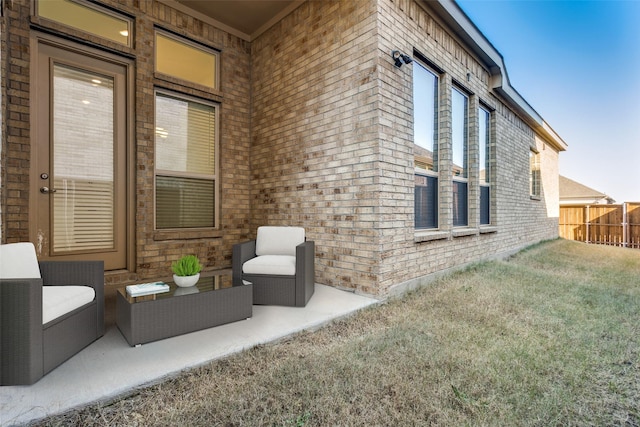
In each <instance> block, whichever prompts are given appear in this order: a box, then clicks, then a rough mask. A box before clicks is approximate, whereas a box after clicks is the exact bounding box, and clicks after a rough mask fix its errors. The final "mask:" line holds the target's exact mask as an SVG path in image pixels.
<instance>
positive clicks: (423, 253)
mask: <svg viewBox="0 0 640 427" xmlns="http://www.w3.org/2000/svg"><path fill="white" fill-rule="evenodd" d="M414 48H415V49H416V50H418V51H419V52H421V53H422V54H423V55H425V56H426V57H427V59H429V60H430V61H432V62H433V63H434V64H436V65H438V67H440V68H441V69H443V70H444V72H445V73H444V75H443V76H441V84H440V94H439V96H440V123H439V129H440V148H441V152H440V154H441V165H442V167H441V168H440V172H439V173H440V180H439V181H440V192H439V196H440V197H439V201H440V204H441V207H440V211H439V212H440V231H439V232H438V233H431V234H435V235H438V238H436V239H433V237H432V236H431V237H430V236H429V234H430V233H416V232H415V229H414V216H413V213H414V166H413V110H412V68H411V67H412V66H411V65H409V66H407V65H405V66H403V67H402V68H400V69H398V68H396V67H395V66H393V63H392V60H391V58H390V56H389V54H390V52H391V51H392V50H394V49H400V50H402V51H403V52H405V53H408V54H412V53H413V49H414ZM252 60H253V71H252V73H253V110H252V126H253V136H252V212H253V215H252V227H254V228H255V227H256V226H258V225H260V224H290V225H302V226H304V227H305V228H306V229H307V230H308V233H309V237H310V238H312V239H314V240H315V241H316V245H317V262H316V271H317V281H318V282H319V283H325V284H329V285H332V286H338V287H346V288H353V289H355V290H356V291H358V292H362V293H370V294H377V295H384V294H386V293H388V292H389V291H390V290H391V289H392V287H393V286H394V285H398V284H405V285H406V284H411V283H412V282H417V281H420V279H421V278H423V277H425V276H428V275H430V274H432V273H435V272H438V271H442V270H447V269H450V268H453V267H456V266H460V265H464V264H466V263H468V262H472V261H476V260H479V259H483V258H485V257H487V256H491V255H495V254H499V253H504V252H509V251H513V250H515V249H518V248H521V247H523V246H526V245H528V244H531V243H533V242H536V241H539V240H541V239H548V238H553V237H556V236H557V218H555V217H549V215H548V214H552V213H553V210H550V211H548V209H547V205H549V206H554V205H555V204H556V200H557V198H556V197H555V194H554V191H555V190H551V189H549V188H548V187H549V186H553V182H554V179H557V178H554V177H557V152H556V151H554V150H553V149H551V148H550V147H549V146H547V145H546V144H544V142H543V141H542V140H541V139H540V138H536V136H535V134H534V132H533V131H532V130H531V129H530V128H529V127H528V126H527V125H526V123H525V122H524V121H522V119H521V118H519V117H518V116H517V115H516V114H515V113H514V112H513V111H512V110H510V109H509V107H507V105H505V104H504V103H503V101H502V100H501V99H499V98H498V97H497V96H496V95H495V94H494V93H493V92H491V91H490V90H489V79H490V76H489V73H488V71H487V70H486V69H485V68H484V66H483V65H482V64H481V63H480V62H479V61H478V60H476V58H475V57H474V56H473V55H472V54H470V53H469V52H468V51H467V50H466V49H465V48H464V46H463V45H462V44H461V43H460V42H459V41H458V40H457V39H456V38H455V37H454V36H452V35H451V34H450V33H449V32H448V30H447V29H446V28H444V27H443V26H442V25H440V24H439V22H438V20H437V18H435V19H434V17H433V16H431V15H430V13H429V12H427V11H426V10H425V9H423V8H422V7H420V6H419V5H418V4H417V3H415V2H414V1H411V0H395V1H394V0H379V1H375V0H372V1H368V0H359V1H350V2H309V3H305V4H304V5H303V6H301V7H300V8H299V9H298V10H297V11H296V12H295V13H294V14H292V15H290V16H288V17H287V18H285V19H284V20H283V21H282V22H280V23H279V24H278V25H277V26H275V27H274V28H272V29H271V30H269V31H268V32H267V33H265V34H264V35H263V36H261V37H260V38H259V39H258V40H257V41H255V42H254V43H253V45H252ZM454 80H455V81H456V82H459V83H460V84H462V85H463V86H464V87H465V88H466V89H468V90H469V91H470V92H472V93H473V95H472V96H470V106H471V109H470V111H471V114H470V121H471V123H474V125H473V126H471V127H470V138H471V140H477V138H478V135H477V132H478V130H477V124H475V123H476V122H477V116H476V112H475V111H476V110H477V107H478V106H479V103H480V102H481V101H482V102H483V103H484V104H486V105H488V106H490V107H492V108H493V109H494V112H493V114H492V129H493V132H492V133H493V135H494V142H495V147H494V150H495V154H494V177H493V183H494V184H493V188H492V191H493V192H494V194H495V195H494V197H493V199H492V216H493V218H494V225H495V227H493V228H489V229H485V230H484V231H490V232H486V233H485V232H480V229H479V228H478V224H479V210H478V200H477V199H478V198H479V195H478V191H477V180H478V175H477V169H476V167H477V163H478V159H477V148H475V147H474V146H473V144H472V148H471V150H470V156H471V158H472V164H471V170H472V171H473V172H472V173H471V175H470V177H469V196H470V197H471V202H470V206H469V213H470V215H471V218H470V221H469V229H465V230H460V229H454V228H453V227H452V208H451V205H452V183H451V179H450V178H449V177H450V176H451V166H450V159H451V150H450V147H451V140H450V137H449V133H450V114H451V111H450V110H451V107H450V95H449V94H450V91H451V87H452V84H453V81H454ZM536 146H537V147H538V150H539V151H540V152H541V153H543V155H542V162H543V166H542V168H543V185H544V189H543V191H544V193H543V199H542V200H541V201H539V200H532V199H531V198H530V196H529V151H530V147H536ZM556 216H557V215H556ZM425 234H426V237H425V236H424V235H425ZM418 235H420V236H418ZM443 236H444V238H443ZM421 240H425V241H421Z"/></svg>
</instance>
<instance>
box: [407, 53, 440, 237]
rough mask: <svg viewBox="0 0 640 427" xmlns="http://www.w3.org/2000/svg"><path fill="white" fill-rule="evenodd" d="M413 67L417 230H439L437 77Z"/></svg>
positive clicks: (417, 65)
mask: <svg viewBox="0 0 640 427" xmlns="http://www.w3.org/2000/svg"><path fill="white" fill-rule="evenodd" d="M413 63H414V64H415V65H414V66H413V137H414V146H413V148H414V163H415V172H416V174H415V192H414V195H415V209H414V214H415V228H438V75H437V73H436V72H434V71H432V70H431V69H430V68H428V67H427V66H426V65H423V64H422V63H421V62H418V61H414V62H413Z"/></svg>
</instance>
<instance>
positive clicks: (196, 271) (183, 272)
mask: <svg viewBox="0 0 640 427" xmlns="http://www.w3.org/2000/svg"><path fill="white" fill-rule="evenodd" d="M171 270H172V271H173V281H174V282H175V284H176V285H178V286H180V287H181V288H186V287H189V286H193V285H195V284H196V283H198V280H199V279H200V270H202V265H201V264H200V260H199V259H198V257H197V256H195V255H185V256H183V257H182V258H180V259H179V260H177V261H174V262H172V263H171Z"/></svg>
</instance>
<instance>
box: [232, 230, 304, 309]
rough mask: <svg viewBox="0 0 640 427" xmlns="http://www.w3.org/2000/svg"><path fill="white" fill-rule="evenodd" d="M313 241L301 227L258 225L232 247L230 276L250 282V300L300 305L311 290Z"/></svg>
mask: <svg viewBox="0 0 640 427" xmlns="http://www.w3.org/2000/svg"><path fill="white" fill-rule="evenodd" d="M314 259H315V243H314V242H313V241H307V240H306V239H305V232H304V228H300V227H272V226H271V227H258V234H257V238H256V240H251V241H249V242H244V243H239V244H236V245H234V246H233V279H234V281H237V280H246V281H248V282H251V283H253V303H254V304H258V305H260V304H262V305H286V306H294V307H304V306H306V305H307V302H309V299H310V298H311V296H312V295H313V292H314V290H315V265H314Z"/></svg>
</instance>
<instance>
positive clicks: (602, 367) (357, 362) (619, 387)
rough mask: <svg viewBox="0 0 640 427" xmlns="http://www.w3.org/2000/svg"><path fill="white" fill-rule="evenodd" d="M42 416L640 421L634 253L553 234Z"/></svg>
mask: <svg viewBox="0 0 640 427" xmlns="http://www.w3.org/2000/svg"><path fill="white" fill-rule="evenodd" d="M44 425H82V426H85V425H162V426H167V425H180V426H182V425H184V426H186V425H189V426H197V425H201V426H214V425H219V426H334V425H343V426H361V425H384V426H410V425H443V426H459V425H469V426H481V425H492V426H493V425H500V426H518V425H526V426H531V425H536V426H537V425H540V426H549V425H554V426H556V425H562V426H567V425H589V426H590V425H620V426H628V427H638V426H640V251H637V250H632V249H620V248H609V247H603V246H587V245H585V244H581V243H576V242H570V241H564V240H557V241H552V242H547V243H543V244H540V245H537V246H535V247H532V248H530V249H528V250H526V251H523V252H521V253H520V254H518V255H517V256H515V257H513V258H511V259H509V260H506V261H496V262H487V263H482V264H477V265H475V266H473V267H471V268H469V269H467V270H465V271H463V272H460V273H457V274H454V275H451V276H448V277H445V278H442V279H440V280H438V281H437V282H434V283H433V284H431V285H430V286H428V287H426V288H424V289H421V290H419V291H415V292H412V293H410V294H407V295H406V296H404V297H403V298H401V299H396V300H392V301H389V302H388V303H386V304H383V305H380V306H377V307H373V308H369V309H366V310H363V311H361V312H360V313H358V314H357V315H355V316H353V317H350V318H348V319H346V320H341V321H338V322H335V323H333V324H331V325H329V326H327V327H325V328H323V329H321V330H319V331H316V332H309V333H303V334H300V335H297V336H295V337H294V338H292V339H290V340H288V341H286V342H282V343H279V344H275V345H268V346H261V347H258V348H255V349H252V350H249V351H246V352H244V353H242V354H239V355H237V356H233V357H231V358H228V359H224V360H220V361H217V362H213V363H212V364H211V365H210V366H209V367H207V368H202V369H198V370H195V371H192V372H190V373H188V374H186V375H184V376H182V377H179V378H177V379H174V380H171V381H168V382H166V383H163V384H160V385H157V386H154V387H151V388H148V389H145V390H142V391H140V392H139V393H138V394H136V395H134V396H131V397H129V398H127V399H123V400H120V401H117V402H113V403H112V404H111V405H108V406H101V407H90V408H86V409H84V410H82V411H78V412H74V413H71V414H66V415H65V416H61V417H56V418H52V419H49V420H47V423H46V424H44Z"/></svg>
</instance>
